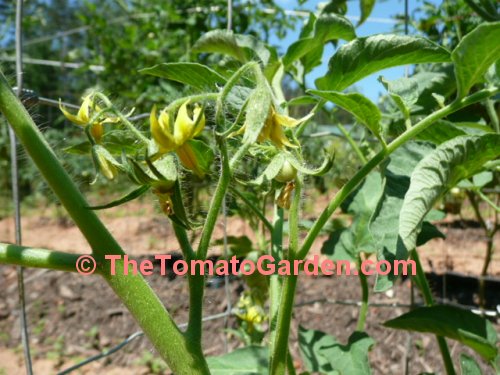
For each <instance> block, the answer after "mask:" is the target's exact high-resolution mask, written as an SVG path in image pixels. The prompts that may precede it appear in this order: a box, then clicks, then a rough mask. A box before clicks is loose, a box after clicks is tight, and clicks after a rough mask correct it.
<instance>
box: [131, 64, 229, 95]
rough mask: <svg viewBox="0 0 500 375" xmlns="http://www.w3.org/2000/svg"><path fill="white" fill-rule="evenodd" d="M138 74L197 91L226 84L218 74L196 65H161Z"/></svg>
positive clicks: (213, 88) (212, 88)
mask: <svg viewBox="0 0 500 375" xmlns="http://www.w3.org/2000/svg"><path fill="white" fill-rule="evenodd" d="M140 72H141V73H144V74H150V75H152V76H156V77H160V78H166V79H169V80H171V81H177V82H180V83H183V84H186V85H189V86H192V87H194V88H195V89H199V90H204V89H205V90H215V89H216V88H217V85H218V84H223V83H225V82H226V80H225V79H224V77H222V76H221V75H220V74H219V73H217V72H215V71H213V70H212V69H210V68H209V67H207V66H205V65H201V64H198V63H163V64H158V65H155V66H153V67H151V68H145V69H142V70H141V71H140Z"/></svg>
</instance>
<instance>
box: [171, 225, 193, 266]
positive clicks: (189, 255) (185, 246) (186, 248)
mask: <svg viewBox="0 0 500 375" xmlns="http://www.w3.org/2000/svg"><path fill="white" fill-rule="evenodd" d="M171 223H172V227H173V228H174V233H175V237H177V242H178V243H179V246H180V247H181V251H182V254H183V255H184V258H185V259H186V261H188V262H189V261H191V260H192V259H194V258H196V253H195V252H194V250H193V248H192V247H191V243H190V241H189V238H188V235H187V233H186V230H185V229H184V228H183V227H181V226H180V225H179V224H176V223H174V222H173V221H171Z"/></svg>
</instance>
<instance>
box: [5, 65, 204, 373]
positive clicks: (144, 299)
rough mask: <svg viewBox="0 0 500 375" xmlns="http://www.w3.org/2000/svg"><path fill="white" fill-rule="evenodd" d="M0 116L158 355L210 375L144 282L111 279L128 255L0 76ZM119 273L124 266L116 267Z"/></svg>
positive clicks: (175, 367) (176, 366)
mask: <svg viewBox="0 0 500 375" xmlns="http://www.w3.org/2000/svg"><path fill="white" fill-rule="evenodd" d="M0 111H1V112H2V113H3V114H4V115H5V117H6V118H7V121H8V122H9V123H10V124H11V126H12V128H13V129H14V131H15V132H16V135H17V137H18V139H19V140H20V142H21V143H22V144H23V145H24V147H25V149H26V151H27V152H28V154H29V155H30V157H31V158H32V160H33V161H34V162H35V164H36V166H37V167H38V169H39V170H40V172H41V173H42V175H43V176H44V178H45V179H46V181H47V182H48V184H49V186H50V187H51V188H52V190H53V191H54V193H55V194H56V195H57V197H58V198H59V200H60V201H61V203H62V204H63V205H64V207H65V208H66V210H67V211H68V213H69V214H70V216H71V217H72V219H73V220H74V222H75V223H76V225H77V226H78V227H79V228H80V231H81V232H82V234H83V235H84V236H85V238H86V239H87V241H88V243H89V244H90V246H91V248H92V252H93V255H94V257H95V258H96V260H97V262H98V265H99V268H100V272H101V273H102V275H103V277H104V278H105V280H106V281H107V282H108V284H109V285H110V286H111V288H112V289H113V290H114V291H115V293H116V294H117V296H118V297H119V298H120V299H121V300H122V302H123V303H124V305H125V306H126V307H127V308H128V310H129V311H130V312H131V314H132V315H133V316H134V318H135V319H136V320H137V322H138V323H139V325H140V326H141V328H142V329H143V331H144V333H145V334H146V336H147V337H148V338H149V339H150V340H151V342H152V344H153V345H154V346H155V348H156V349H157V351H158V352H159V354H160V355H161V356H162V357H163V358H164V359H165V361H166V362H167V364H168V365H169V367H170V368H171V370H172V371H173V372H174V373H176V374H207V373H209V371H208V366H207V364H206V361H205V360H204V357H203V355H202V353H200V352H198V351H196V350H194V349H193V348H192V347H191V344H190V343H189V342H188V341H187V340H186V339H185V337H184V336H183V335H182V333H181V332H180V331H179V329H178V328H177V326H176V324H175V322H174V321H173V320H172V318H171V316H170V315H169V313H168V312H167V310H166V309H165V307H164V306H163V304H162V303H161V301H160V300H159V299H158V297H157V296H156V294H155V293H154V292H153V290H152V289H151V288H150V287H149V285H148V284H147V282H146V281H145V280H144V278H143V277H142V276H139V275H135V276H134V275H128V276H125V275H123V274H122V273H121V272H118V273H117V274H116V275H114V276H113V275H111V273H110V268H109V264H108V263H107V262H105V261H104V256H105V255H107V254H116V255H124V252H123V250H122V249H121V248H120V246H119V245H118V243H117V242H116V240H115V239H114V238H113V236H112V235H111V234H110V233H109V231H108V230H107V229H106V228H105V227H104V225H103V224H102V222H101V221H100V220H99V219H98V218H97V216H96V214H95V213H94V212H93V211H91V210H89V209H87V208H86V207H88V204H87V202H86V201H85V199H84V198H83V196H82V195H81V193H80V192H79V191H78V189H77V187H76V186H75V184H74V183H73V181H72V180H71V179H70V177H69V176H68V174H67V173H66V171H65V170H64V168H63V167H62V166H61V164H60V163H59V161H58V159H57V157H56V155H55V154H54V152H53V151H52V149H51V148H50V146H49V145H48V144H47V142H46V141H45V140H44V138H43V136H42V134H41V133H40V131H39V130H38V128H37V126H36V125H35V124H34V122H33V120H32V119H31V117H30V116H29V114H28V112H27V111H26V109H25V108H24V107H23V105H22V104H21V102H20V101H19V100H18V99H17V97H16V95H15V94H14V92H12V90H11V89H10V87H9V85H8V83H7V81H6V79H5V77H4V76H3V74H1V73H0ZM117 265H118V269H122V268H121V267H122V266H123V264H122V263H121V262H117Z"/></svg>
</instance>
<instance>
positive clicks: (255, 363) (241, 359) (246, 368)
mask: <svg viewBox="0 0 500 375" xmlns="http://www.w3.org/2000/svg"><path fill="white" fill-rule="evenodd" d="M268 352H269V351H268V349H267V348H265V347H262V346H255V345H252V346H247V347H245V348H241V349H236V350H235V351H233V352H231V353H228V354H224V355H221V356H218V357H208V358H207V363H208V367H209V368H210V373H211V374H212V375H236V374H237V375H260V374H265V373H267V371H268V370H267V368H268Z"/></svg>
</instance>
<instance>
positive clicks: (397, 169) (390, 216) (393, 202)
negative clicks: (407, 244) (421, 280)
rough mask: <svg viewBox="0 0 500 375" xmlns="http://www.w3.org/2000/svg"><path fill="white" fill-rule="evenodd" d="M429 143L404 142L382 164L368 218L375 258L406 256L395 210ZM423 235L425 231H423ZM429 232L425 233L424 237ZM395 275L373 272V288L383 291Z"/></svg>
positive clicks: (397, 209)
mask: <svg viewBox="0 0 500 375" xmlns="http://www.w3.org/2000/svg"><path fill="white" fill-rule="evenodd" d="M432 149H433V147H432V146H431V145H430V144H427V143H422V142H408V143H406V144H405V145H403V146H402V147H400V148H399V149H397V150H396V151H395V152H394V153H393V154H392V155H391V157H390V159H389V164H388V165H387V166H386V167H385V171H384V182H383V193H382V194H381V196H380V200H379V201H378V204H377V207H376V209H375V211H374V212H373V215H372V217H371V218H370V224H369V228H370V232H371V234H372V236H373V239H374V241H375V244H376V246H377V247H378V249H379V251H378V254H377V258H378V259H379V260H383V259H384V260H388V261H390V262H392V261H393V260H395V259H406V258H407V257H408V252H407V251H406V249H405V248H404V246H401V243H400V242H399V241H398V231H397V230H396V228H397V227H398V224H399V212H400V211H401V206H402V205H403V199H404V196H405V193H406V191H407V190H408V187H409V186H410V175H411V173H412V171H413V169H414V168H415V166H416V165H417V164H418V162H419V161H420V160H421V159H422V158H424V157H425V155H426V154H428V153H429V152H430V151H431V150H432ZM423 235H425V236H427V234H423ZM428 237H429V236H427V238H428ZM396 279H397V277H396V276H395V275H393V274H389V275H387V276H382V275H377V281H376V284H375V290H376V291H384V290H387V289H389V288H390V287H392V284H393V282H394V280H396Z"/></svg>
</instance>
